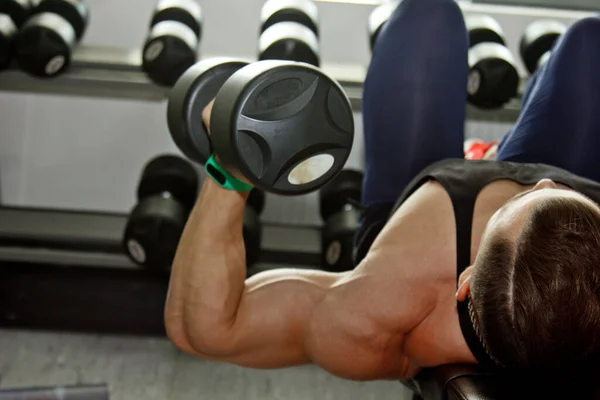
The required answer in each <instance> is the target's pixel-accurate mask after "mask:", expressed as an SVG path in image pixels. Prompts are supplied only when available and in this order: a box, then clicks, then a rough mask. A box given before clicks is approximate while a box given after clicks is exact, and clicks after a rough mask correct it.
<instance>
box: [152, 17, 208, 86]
mask: <svg viewBox="0 0 600 400" xmlns="http://www.w3.org/2000/svg"><path fill="white" fill-rule="evenodd" d="M198 43H199V42H198V38H197V37H196V34H195V33H194V32H193V31H192V30H191V29H190V28H189V27H188V26H187V25H184V24H182V23H180V22H176V21H163V22H159V23H158V24H156V25H154V27H152V30H151V31H150V34H149V35H148V37H147V38H146V42H145V44H144V49H143V52H142V69H143V70H144V72H145V73H146V74H147V75H148V77H149V78H150V79H151V80H152V81H154V82H155V83H156V84H158V85H162V86H173V85H174V84H175V83H176V82H177V80H178V79H179V78H180V77H181V76H182V75H183V74H184V73H185V71H187V70H188V69H189V68H190V67H191V66H192V65H194V63H195V62H196V61H197V58H198Z"/></svg>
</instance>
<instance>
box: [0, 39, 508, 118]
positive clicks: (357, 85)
mask: <svg viewBox="0 0 600 400" xmlns="http://www.w3.org/2000/svg"><path fill="white" fill-rule="evenodd" d="M139 60H140V56H139V51H134V50H127V49H118V48H106V47H94V46H80V47H78V48H77V49H76V50H75V51H74V53H73V61H72V64H71V67H70V68H69V70H68V71H67V72H65V73H64V74H62V75H60V76H57V77H55V78H52V79H40V78H36V77H32V76H29V75H27V74H25V73H23V72H21V71H19V70H18V69H16V68H13V69H10V70H8V71H4V72H2V73H0V90H4V91H9V92H21V93H41V94H53V95H68V96H84V97H99V98H115V99H131V100H141V101H157V102H158V101H164V100H165V99H166V98H167V96H168V93H169V88H168V87H162V86H158V85H156V84H154V83H153V82H151V81H150V80H149V79H148V78H147V77H146V75H145V74H144V72H143V71H142V69H141V65H140V62H139ZM322 68H323V70H324V71H325V72H326V73H327V74H328V75H330V76H332V77H334V78H335V79H336V80H337V81H338V82H339V83H340V85H341V86H342V88H343V89H344V90H345V92H346V94H347V96H348V98H349V99H350V102H351V104H352V108H353V109H354V110H355V111H360V110H361V108H362V86H363V81H364V78H365V75H366V67H364V66H361V65H343V64H324V65H323V67H322ZM519 109H520V106H519V100H518V99H516V100H515V101H514V102H513V103H511V104H509V105H507V106H506V107H504V108H503V109H501V110H491V111H488V110H478V109H476V108H475V107H471V106H468V108H467V117H468V118H469V119H471V120H483V121H489V120H494V121H507V122H512V121H515V120H516V118H517V117H518V114H519Z"/></svg>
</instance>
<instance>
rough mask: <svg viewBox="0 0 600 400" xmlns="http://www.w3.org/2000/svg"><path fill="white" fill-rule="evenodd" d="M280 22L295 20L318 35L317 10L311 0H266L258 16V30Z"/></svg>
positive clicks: (261, 30) (263, 29)
mask: <svg viewBox="0 0 600 400" xmlns="http://www.w3.org/2000/svg"><path fill="white" fill-rule="evenodd" d="M280 22H297V23H299V24H302V25H304V26H305V27H307V28H308V29H310V30H311V31H313V33H314V34H315V35H316V36H317V37H318V36H319V10H318V8H317V6H316V5H315V3H313V1H312V0H267V1H266V2H265V3H264V4H263V7H262V10H261V16H260V32H261V33H263V32H264V31H266V30H267V29H269V28H270V27H271V26H273V25H275V24H278V23H280Z"/></svg>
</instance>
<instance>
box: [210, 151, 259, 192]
mask: <svg viewBox="0 0 600 400" xmlns="http://www.w3.org/2000/svg"><path fill="white" fill-rule="evenodd" d="M204 170H205V171H206V173H207V174H208V176H210V177H211V178H212V180H213V181H215V182H216V183H217V185H219V186H221V187H222V188H224V189H228V190H235V191H236V192H249V191H250V190H252V189H254V187H253V186H252V185H249V184H247V183H244V182H242V181H240V180H239V179H237V178H234V177H233V176H231V175H229V173H228V172H227V171H225V170H224V169H223V168H222V167H221V166H220V165H219V164H218V163H217V161H216V160H215V155H214V154H213V155H211V156H210V158H209V159H208V161H206V164H205V165H204Z"/></svg>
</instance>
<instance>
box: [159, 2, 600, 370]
mask: <svg viewBox="0 0 600 400" xmlns="http://www.w3.org/2000/svg"><path fill="white" fill-rule="evenodd" d="M467 40H468V39H467V32H466V28H465V24H464V20H463V15H462V13H461V10H460V9H459V7H458V5H457V4H456V3H455V2H454V1H452V0H404V1H403V2H401V3H400V5H399V6H398V8H397V9H396V11H395V12H394V14H393V15H392V16H391V19H390V20H389V22H388V23H387V24H386V25H385V27H384V29H383V31H382V32H381V35H380V37H379V39H378V41H377V45H376V46H375V49H374V53H373V59H372V61H371V65H370V68H369V71H368V76H367V78H366V81H365V85H364V97H363V104H364V110H363V111H364V130H365V132H364V135H365V148H366V162H365V164H366V168H365V181H364V192H363V193H364V198H363V203H364V206H365V207H366V211H365V212H364V215H363V220H362V227H361V229H360V231H359V233H358V238H357V255H358V257H357V262H358V264H357V266H356V268H355V269H354V270H353V271H351V272H346V273H340V274H335V273H326V272H321V271H305V270H293V269H282V270H275V271H270V272H266V273H261V274H258V275H255V276H253V277H251V278H249V279H248V280H246V279H245V278H246V271H245V260H244V256H243V254H244V251H243V242H242V235H241V233H242V215H243V210H244V202H245V199H246V195H244V194H241V193H239V192H234V191H228V190H224V189H222V188H220V187H219V186H218V185H217V184H215V183H214V182H213V181H211V180H210V179H208V180H207V181H206V182H205V184H204V187H203V188H202V192H201V194H200V196H199V200H198V203H197V205H196V207H195V209H194V211H193V213H192V215H191V217H190V219H189V221H188V225H187V227H186V229H185V232H184V234H183V237H182V239H181V242H180V246H179V249H178V252H177V256H176V258H175V261H174V265H173V271H172V275H171V283H170V290H169V295H168V299H167V305H166V327H167V330H168V334H169V337H170V338H171V340H172V341H173V342H174V343H175V344H176V345H177V346H178V347H180V348H181V349H182V350H184V351H186V352H188V353H190V354H193V355H195V356H198V357H202V358H207V359H212V360H220V361H224V362H230V363H235V364H238V365H242V366H247V367H253V368H280V367H287V366H292V365H298V364H305V363H315V364H317V365H319V366H321V367H322V368H324V369H325V370H327V371H329V372H331V373H333V374H335V375H338V376H340V377H344V378H349V379H355V380H373V379H394V378H409V377H412V376H414V375H415V374H416V373H417V372H418V371H419V370H420V369H421V368H424V367H432V366H437V365H441V364H448V363H480V364H485V365H489V366H498V367H508V368H545V369H552V368H562V369H564V370H570V369H572V368H574V367H581V366H583V365H590V364H593V363H594V362H595V361H596V359H597V358H598V355H599V354H600V208H599V207H598V205H597V203H599V202H600V184H598V183H597V182H598V181H600V44H599V43H600V19H596V18H587V19H584V20H581V21H578V22H577V23H575V24H574V25H573V26H571V28H570V29H569V31H568V32H567V33H566V34H564V35H563V36H562V38H561V39H560V41H559V42H558V43H557V45H556V47H555V48H554V51H553V53H552V56H551V58H550V60H549V61H548V62H547V63H546V64H545V66H544V67H543V68H542V69H541V70H539V72H538V75H537V77H536V79H535V80H533V81H534V82H535V83H534V84H533V85H530V87H529V88H528V90H527V92H526V93H525V95H524V98H523V109H522V114H521V116H520V118H519V120H518V122H517V123H516V125H515V126H514V128H513V129H512V130H511V132H509V134H508V135H507V136H506V138H505V139H504V140H503V141H502V143H501V144H500V146H499V148H498V151H497V161H470V160H464V153H463V129H464V124H465V107H466V90H465V88H466V87H467V75H468V70H467V69H468V63H467V48H468V43H467ZM207 114H208V113H207Z"/></svg>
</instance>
